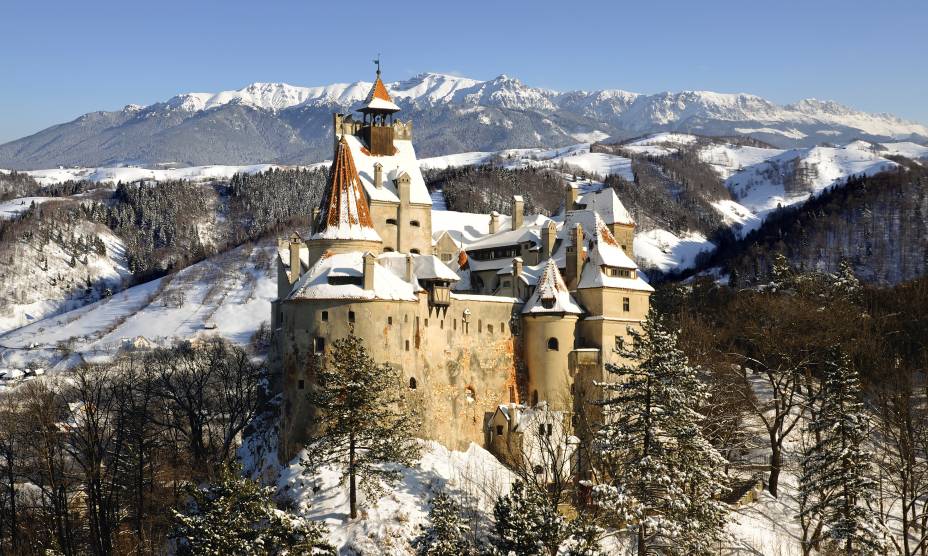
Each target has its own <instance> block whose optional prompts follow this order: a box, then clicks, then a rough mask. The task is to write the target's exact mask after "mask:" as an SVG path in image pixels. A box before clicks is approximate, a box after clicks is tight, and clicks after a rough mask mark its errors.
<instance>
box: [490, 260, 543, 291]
mask: <svg viewBox="0 0 928 556" xmlns="http://www.w3.org/2000/svg"><path fill="white" fill-rule="evenodd" d="M546 264H547V261H543V262H540V263H538V264H536V265H532V266H528V265H523V266H522V274H521V275H520V276H519V277H520V278H521V279H522V281H523V282H525V283H526V284H528V285H529V286H534V285H535V284H537V283H538V279H539V278H541V274H542V272H544V269H545V265H546ZM496 274H498V275H511V274H512V261H510V262H509V264H508V265H506V266H504V267H503V268H501V269H499V270H498V271H497V272H496Z"/></svg>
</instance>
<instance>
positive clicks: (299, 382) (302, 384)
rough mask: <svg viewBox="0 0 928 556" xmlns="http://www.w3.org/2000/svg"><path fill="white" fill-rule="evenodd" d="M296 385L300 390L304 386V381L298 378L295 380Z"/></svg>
mask: <svg viewBox="0 0 928 556" xmlns="http://www.w3.org/2000/svg"><path fill="white" fill-rule="evenodd" d="M296 387H297V388H299V389H300V390H302V389H303V388H304V387H306V381H305V380H303V379H302V378H301V379H300V380H298V381H296Z"/></svg>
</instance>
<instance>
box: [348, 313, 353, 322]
mask: <svg viewBox="0 0 928 556" xmlns="http://www.w3.org/2000/svg"><path fill="white" fill-rule="evenodd" d="M348 322H354V311H348Z"/></svg>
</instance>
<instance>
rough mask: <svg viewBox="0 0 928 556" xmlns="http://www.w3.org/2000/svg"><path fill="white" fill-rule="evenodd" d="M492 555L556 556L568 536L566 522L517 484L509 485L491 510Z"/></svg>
mask: <svg viewBox="0 0 928 556" xmlns="http://www.w3.org/2000/svg"><path fill="white" fill-rule="evenodd" d="M493 517H494V518H495V522H494V525H493V534H492V536H491V538H490V542H491V544H492V546H493V550H494V553H495V554H505V555H514V556H544V555H547V554H550V555H551V556H554V555H555V554H557V551H558V548H559V547H560V546H561V543H562V542H564V541H565V540H566V539H567V537H568V535H569V529H568V528H569V523H568V522H567V520H566V519H565V518H564V517H563V516H562V515H560V514H559V513H557V511H556V510H554V509H552V508H551V507H550V505H549V504H548V501H547V499H546V498H545V497H544V496H543V495H542V494H541V493H540V492H538V491H537V490H535V489H532V488H529V487H527V486H526V485H525V484H524V483H522V482H521V481H516V482H515V483H513V484H512V489H511V490H510V492H509V494H507V495H506V496H501V497H500V498H499V499H497V501H496V505H495V506H494V507H493Z"/></svg>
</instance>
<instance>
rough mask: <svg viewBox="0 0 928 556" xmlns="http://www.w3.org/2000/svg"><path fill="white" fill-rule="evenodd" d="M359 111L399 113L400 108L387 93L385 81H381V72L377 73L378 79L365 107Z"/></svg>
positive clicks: (365, 101)
mask: <svg viewBox="0 0 928 556" xmlns="http://www.w3.org/2000/svg"><path fill="white" fill-rule="evenodd" d="M359 110H360V111H361V112H399V110H400V107H399V106H397V105H396V104H395V103H394V102H393V99H391V98H390V93H388V92H387V88H386V87H385V86H384V84H383V81H381V80H380V71H378V72H377V79H376V80H375V81H374V86H373V87H371V92H369V93H368V94H367V98H366V99H365V100H364V106H362V107H361V108H360V109H359Z"/></svg>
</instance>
